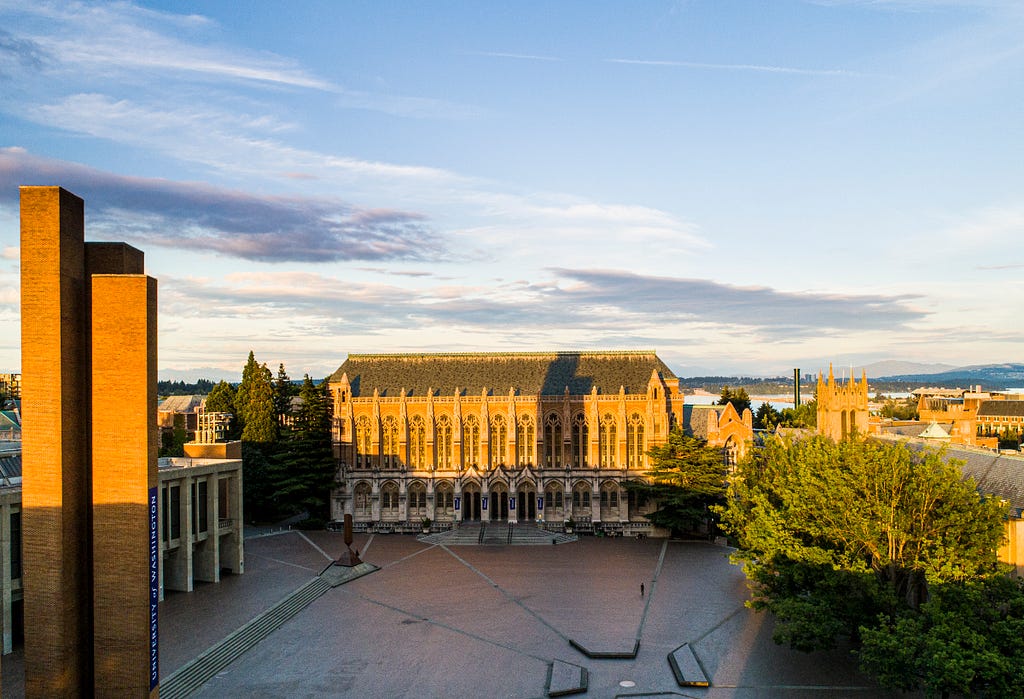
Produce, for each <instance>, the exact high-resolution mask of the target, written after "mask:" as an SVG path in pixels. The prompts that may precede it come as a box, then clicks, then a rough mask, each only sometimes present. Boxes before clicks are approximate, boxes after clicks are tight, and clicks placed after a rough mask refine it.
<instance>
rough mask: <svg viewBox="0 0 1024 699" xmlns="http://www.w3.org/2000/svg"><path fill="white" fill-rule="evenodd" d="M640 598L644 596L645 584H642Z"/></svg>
mask: <svg viewBox="0 0 1024 699" xmlns="http://www.w3.org/2000/svg"><path fill="white" fill-rule="evenodd" d="M640 596H641V597H643V596H644V584H643V583H640Z"/></svg>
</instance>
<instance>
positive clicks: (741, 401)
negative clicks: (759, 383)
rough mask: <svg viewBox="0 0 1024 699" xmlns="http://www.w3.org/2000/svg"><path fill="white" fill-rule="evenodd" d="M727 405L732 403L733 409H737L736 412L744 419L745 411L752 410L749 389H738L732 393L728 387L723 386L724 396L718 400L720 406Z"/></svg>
mask: <svg viewBox="0 0 1024 699" xmlns="http://www.w3.org/2000/svg"><path fill="white" fill-rule="evenodd" d="M726 403H732V407H734V408H736V412H737V413H739V415H740V417H743V411H744V410H747V409H748V408H750V396H749V395H747V389H745V388H737V389H736V390H735V391H732V390H730V389H729V387H728V386H722V394H721V397H720V398H719V399H718V404H719V405H725V404H726Z"/></svg>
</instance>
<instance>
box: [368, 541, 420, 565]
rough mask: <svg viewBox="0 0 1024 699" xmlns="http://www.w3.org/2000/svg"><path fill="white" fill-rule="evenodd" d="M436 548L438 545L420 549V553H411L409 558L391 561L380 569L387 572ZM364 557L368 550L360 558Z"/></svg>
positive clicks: (404, 557)
mask: <svg viewBox="0 0 1024 699" xmlns="http://www.w3.org/2000/svg"><path fill="white" fill-rule="evenodd" d="M434 548H437V544H431V545H430V546H428V547H427V548H425V549H420V550H419V551H416V552H414V553H410V554H409V555H408V556H402V557H401V558H399V559H398V560H397V561H391V562H390V563H388V564H386V565H382V566H381V567H380V569H381V570H386V569H387V568H390V567H391V566H396V565H398V564H399V563H404V562H405V561H408V560H409V559H410V558H415V557H416V556H418V555H420V554H421V553H426V552H427V551H429V550H430V549H434ZM364 555H366V549H363V553H362V554H360V558H362V557H363V556H364Z"/></svg>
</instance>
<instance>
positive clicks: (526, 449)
mask: <svg viewBox="0 0 1024 699" xmlns="http://www.w3.org/2000/svg"><path fill="white" fill-rule="evenodd" d="M516 449H517V450H518V452H519V464H520V465H523V464H532V463H533V418H532V417H530V416H529V415H523V416H522V417H521V418H519V424H518V425H516Z"/></svg>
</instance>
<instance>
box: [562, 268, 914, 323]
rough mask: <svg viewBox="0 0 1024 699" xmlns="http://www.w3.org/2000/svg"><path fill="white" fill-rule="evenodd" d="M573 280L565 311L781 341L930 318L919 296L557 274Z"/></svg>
mask: <svg viewBox="0 0 1024 699" xmlns="http://www.w3.org/2000/svg"><path fill="white" fill-rule="evenodd" d="M552 271H553V272H554V273H555V274H557V275H558V276H559V277H562V278H563V279H568V280H572V281H573V282H575V283H574V284H570V285H567V286H565V287H562V288H560V289H559V291H558V292H556V293H554V294H553V296H554V298H553V299H551V300H552V301H555V302H557V303H559V304H562V305H573V306H581V305H582V306H586V307H590V308H605V309H612V310H614V311H615V312H618V313H623V314H626V315H636V314H641V315H653V314H657V315H660V316H661V317H663V319H664V320H665V322H679V321H687V320H689V321H702V322H710V323H719V324H726V325H737V326H746V327H753V328H760V329H762V330H764V331H766V332H769V333H771V334H772V335H774V336H785V335H786V334H789V333H799V334H804V333H807V332H820V331H823V330H825V329H843V330H852V331H857V330H874V329H895V328H898V327H901V326H905V325H906V324H907V323H910V322H913V321H917V320H921V319H923V318H925V313H923V312H921V311H918V310H915V309H913V308H911V307H909V306H908V305H907V304H908V302H910V301H912V300H914V299H916V298H918V297H916V296H912V295H906V294H905V295H899V296H881V295H842V294H825V293H813V292H804V293H795V292H786V291H778V290H775V289H771V288H768V287H739V286H730V285H727V284H721V283H718V282H714V281H710V280H707V279H681V278H674V277H654V276H644V275H639V274H631V273H629V272H619V271H605V270H573V269H553V270H552Z"/></svg>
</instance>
